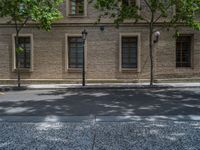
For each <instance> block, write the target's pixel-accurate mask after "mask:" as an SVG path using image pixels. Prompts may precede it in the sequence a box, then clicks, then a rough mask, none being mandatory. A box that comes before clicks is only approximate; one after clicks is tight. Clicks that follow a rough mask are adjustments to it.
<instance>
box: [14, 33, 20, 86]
mask: <svg viewBox="0 0 200 150" xmlns="http://www.w3.org/2000/svg"><path fill="white" fill-rule="evenodd" d="M15 42H16V49H18V48H19V32H18V31H17V34H16V40H15ZM15 53H16V56H17V57H16V62H17V63H16V64H17V86H18V87H19V88H20V87H21V72H20V61H19V59H20V58H19V55H20V54H19V52H17V51H16V50H15Z"/></svg>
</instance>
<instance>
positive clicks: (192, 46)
mask: <svg viewBox="0 0 200 150" xmlns="http://www.w3.org/2000/svg"><path fill="white" fill-rule="evenodd" d="M180 36H189V37H190V38H191V43H190V48H191V49H190V67H177V45H176V44H177V39H176V40H175V67H176V69H193V66H194V55H193V54H194V34H180V35H179V37H180Z"/></svg>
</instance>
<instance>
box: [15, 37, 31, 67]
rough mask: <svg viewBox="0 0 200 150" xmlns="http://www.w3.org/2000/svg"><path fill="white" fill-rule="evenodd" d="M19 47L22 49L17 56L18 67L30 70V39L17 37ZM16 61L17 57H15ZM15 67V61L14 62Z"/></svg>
mask: <svg viewBox="0 0 200 150" xmlns="http://www.w3.org/2000/svg"><path fill="white" fill-rule="evenodd" d="M15 39H16V38H15ZM18 42H19V46H20V47H21V48H23V50H24V51H23V52H22V53H20V54H19V67H20V68H30V67H31V38H30V37H19V41H18ZM16 60H17V55H16ZM16 66H18V65H17V61H16Z"/></svg>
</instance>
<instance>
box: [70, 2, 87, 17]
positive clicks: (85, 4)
mask: <svg viewBox="0 0 200 150" xmlns="http://www.w3.org/2000/svg"><path fill="white" fill-rule="evenodd" d="M70 1H71V0H66V10H67V11H66V16H67V17H70V18H82V17H87V6H88V5H87V0H83V1H84V12H83V15H70V10H71V8H70V3H71V2H70Z"/></svg>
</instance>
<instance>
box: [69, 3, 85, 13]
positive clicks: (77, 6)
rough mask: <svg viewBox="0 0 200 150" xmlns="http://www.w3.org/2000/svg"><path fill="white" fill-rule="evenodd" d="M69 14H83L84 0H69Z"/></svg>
mask: <svg viewBox="0 0 200 150" xmlns="http://www.w3.org/2000/svg"><path fill="white" fill-rule="evenodd" d="M69 6H70V9H69V10H70V12H69V15H70V16H83V15H84V0H70V1H69Z"/></svg>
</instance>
